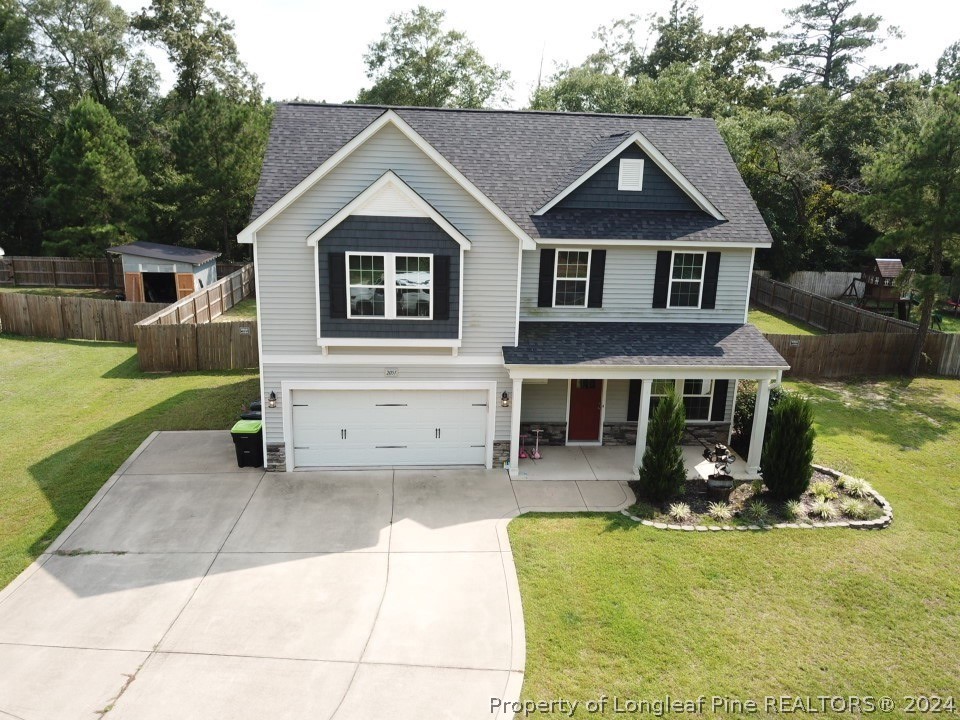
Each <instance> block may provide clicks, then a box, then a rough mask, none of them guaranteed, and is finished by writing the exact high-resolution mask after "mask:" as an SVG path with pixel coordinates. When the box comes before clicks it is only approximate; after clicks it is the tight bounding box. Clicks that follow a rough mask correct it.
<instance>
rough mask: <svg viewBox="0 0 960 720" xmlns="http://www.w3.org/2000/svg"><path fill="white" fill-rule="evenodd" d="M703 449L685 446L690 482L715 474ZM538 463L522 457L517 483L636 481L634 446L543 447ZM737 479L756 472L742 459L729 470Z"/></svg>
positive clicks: (751, 475)
mask: <svg viewBox="0 0 960 720" xmlns="http://www.w3.org/2000/svg"><path fill="white" fill-rule="evenodd" d="M702 450H703V449H702V448H700V447H696V446H693V445H684V446H683V462H684V465H685V466H686V468H687V478H688V479H690V480H698V479H699V480H706V479H707V476H709V475H710V474H712V473H714V472H716V470H715V469H714V467H713V463H711V462H708V461H706V460H704V459H703V455H702ZM540 452H541V454H542V456H543V457H541V459H539V460H533V459H531V458H521V459H520V461H519V468H518V471H517V472H516V473H515V474H512V475H513V477H514V480H521V481H522V480H580V481H584V480H619V481H629V480H634V479H635V477H636V476H635V475H634V472H633V462H634V456H635V452H636V449H635V447H634V446H633V445H603V446H601V445H566V446H553V445H551V446H546V447H544V446H541V448H540ZM728 471H729V474H730V475H732V476H733V478H734V479H735V480H752V479H754V478H756V477H757V475H756V473H750V472H748V470H747V464H746V462H745V461H744V460H743V458H741V457H739V456H737V460H736V462H734V463H732V464H731V465H730V466H729V468H728Z"/></svg>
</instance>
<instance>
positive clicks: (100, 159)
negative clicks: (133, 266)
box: [43, 97, 146, 257]
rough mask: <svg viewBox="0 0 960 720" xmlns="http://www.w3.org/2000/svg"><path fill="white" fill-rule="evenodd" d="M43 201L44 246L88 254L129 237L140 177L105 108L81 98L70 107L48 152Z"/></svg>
mask: <svg viewBox="0 0 960 720" xmlns="http://www.w3.org/2000/svg"><path fill="white" fill-rule="evenodd" d="M47 188H48V191H47V195H46V198H45V200H44V205H45V207H46V209H47V211H48V212H49V213H50V218H51V221H52V227H53V229H52V230H51V231H49V232H47V240H46V241H44V243H43V246H44V249H45V250H46V251H47V252H48V253H50V254H53V255H73V256H86V257H93V256H98V255H100V254H102V253H103V251H104V249H106V248H107V247H109V246H110V245H112V244H116V243H118V242H123V241H126V240H128V239H131V238H132V236H133V234H134V232H133V228H134V226H135V225H136V222H137V219H138V215H139V212H138V207H139V203H140V198H141V194H142V193H143V192H144V190H145V189H146V181H145V180H144V178H143V176H142V175H141V174H140V172H139V170H137V166H136V163H135V162H134V159H133V155H132V154H131V152H130V148H129V147H128V146H127V133H126V131H125V130H124V129H123V128H121V127H120V125H119V124H118V123H117V121H116V120H115V119H114V117H113V116H112V115H111V114H110V112H109V111H108V110H107V108H105V107H104V106H103V105H101V104H100V103H98V102H96V101H95V100H93V99H92V98H89V97H86V98H84V99H82V100H80V102H78V103H77V104H76V105H74V106H73V108H71V110H70V115H69V116H68V118H67V121H66V125H65V127H64V128H63V133H62V136H61V138H60V141H59V142H58V143H57V146H56V147H55V148H54V150H53V153H52V154H51V156H50V171H49V174H48V175H47Z"/></svg>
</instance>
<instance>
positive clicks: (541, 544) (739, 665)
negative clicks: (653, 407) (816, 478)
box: [509, 379, 960, 718]
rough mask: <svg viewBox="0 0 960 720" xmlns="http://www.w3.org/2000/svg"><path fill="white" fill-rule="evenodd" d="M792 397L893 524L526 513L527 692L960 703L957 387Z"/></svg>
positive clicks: (823, 446)
mask: <svg viewBox="0 0 960 720" xmlns="http://www.w3.org/2000/svg"><path fill="white" fill-rule="evenodd" d="M791 385H792V386H793V387H795V388H798V389H800V390H801V391H802V392H804V393H806V394H808V395H809V396H811V397H812V398H813V399H814V400H815V402H816V411H817V430H818V437H817V444H816V456H817V460H818V461H820V462H822V463H825V464H827V465H831V466H833V467H837V468H839V469H843V470H846V471H848V472H852V473H855V474H858V475H862V476H864V477H866V479H867V480H869V481H870V482H871V483H873V485H874V486H875V487H876V488H877V489H878V490H879V491H880V492H881V493H883V494H884V495H885V496H886V497H887V499H888V500H889V501H890V502H891V503H892V504H893V508H894V513H895V514H894V523H893V525H892V527H891V528H889V529H888V530H883V531H852V530H843V529H836V530H793V531H790V530H774V531H771V532H766V533H722V534H720V533H709V534H706V533H696V534H694V533H677V532H664V531H660V530H656V529H653V528H647V527H644V526H641V525H637V524H635V523H633V522H631V521H629V520H627V519H625V518H623V516H620V515H611V514H597V515H531V516H524V517H521V518H518V519H516V520H514V521H513V522H512V523H511V524H510V526H509V532H510V538H511V543H512V545H513V550H514V555H515V558H516V563H517V568H518V573H519V578H520V586H521V591H522V595H523V610H524V618H525V622H526V634H527V668H526V675H525V680H524V686H523V697H524V698H526V699H528V700H544V699H551V698H568V699H578V700H589V699H593V698H597V697H599V696H601V695H603V694H607V695H610V696H618V697H620V698H632V699H637V698H640V699H644V698H645V699H655V698H662V697H663V696H664V695H666V694H669V695H671V696H672V697H674V698H679V699H685V698H696V697H698V696H700V695H707V696H708V697H709V696H711V695H714V694H716V695H725V696H729V697H734V698H743V699H755V700H759V701H760V702H761V712H760V713H758V714H757V715H755V717H756V716H759V717H764V716H765V713H763V712H762V708H763V705H762V699H763V698H764V696H767V695H780V694H788V695H802V696H812V697H816V696H820V695H875V696H880V695H889V696H891V697H893V698H895V699H896V700H897V702H898V707H901V708H902V704H901V700H900V698H901V696H903V695H911V694H912V695H916V694H922V693H926V694H936V693H939V694H941V695H954V696H956V695H957V694H958V688H960V663H957V662H956V661H955V659H956V657H957V647H958V646H960V460H958V458H960V451H958V448H960V381H956V380H944V379H918V380H914V381H912V382H908V381H901V380H885V381H879V382H869V381H867V382H857V383H850V384H840V383H830V384H823V385H821V386H815V385H811V384H798V383H791ZM733 714H734V713H710V712H706V713H704V715H705V716H710V717H714V716H724V717H730V716H731V715H733ZM608 715H609V716H613V713H612V712H611V713H608ZM594 716H595V715H592V714H591V715H588V714H587V713H586V712H584V711H582V710H581V712H580V715H578V716H577V717H594ZM892 716H893V717H904V716H905V715H904V713H903V711H902V709H901V710H900V711H898V712H895V713H894V714H893V715H892ZM617 717H620V715H617ZM820 717H825V718H826V717H850V715H849V714H846V715H844V714H841V713H830V712H827V713H824V714H822V715H820Z"/></svg>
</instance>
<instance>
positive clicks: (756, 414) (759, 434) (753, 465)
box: [747, 380, 770, 474]
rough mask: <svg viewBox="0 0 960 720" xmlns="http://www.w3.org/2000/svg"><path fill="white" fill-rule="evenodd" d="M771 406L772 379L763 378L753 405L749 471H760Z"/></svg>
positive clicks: (748, 457)
mask: <svg viewBox="0 0 960 720" xmlns="http://www.w3.org/2000/svg"><path fill="white" fill-rule="evenodd" d="M769 407H770V381H769V380H761V381H760V382H759V385H758V387H757V399H756V402H755V403H754V405H753V430H752V432H751V433H750V452H749V454H748V455H747V472H748V473H751V474H756V473H758V472H760V453H761V451H762V450H763V436H764V433H766V431H767V410H768V409H769Z"/></svg>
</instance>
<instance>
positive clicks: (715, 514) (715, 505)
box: [707, 502, 733, 522]
mask: <svg viewBox="0 0 960 720" xmlns="http://www.w3.org/2000/svg"><path fill="white" fill-rule="evenodd" d="M707 514H708V515H710V517H712V518H713V519H714V520H716V521H718V522H724V521H725V520H729V519H730V518H732V517H733V511H732V510H731V509H730V506H729V505H727V503H725V502H712V503H710V504H709V505H708V506H707Z"/></svg>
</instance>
